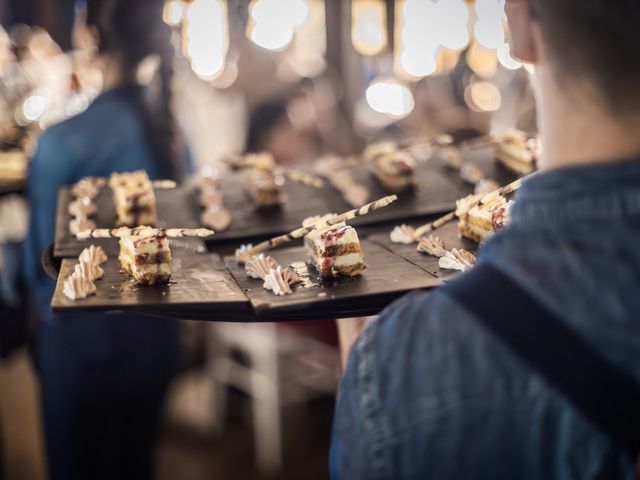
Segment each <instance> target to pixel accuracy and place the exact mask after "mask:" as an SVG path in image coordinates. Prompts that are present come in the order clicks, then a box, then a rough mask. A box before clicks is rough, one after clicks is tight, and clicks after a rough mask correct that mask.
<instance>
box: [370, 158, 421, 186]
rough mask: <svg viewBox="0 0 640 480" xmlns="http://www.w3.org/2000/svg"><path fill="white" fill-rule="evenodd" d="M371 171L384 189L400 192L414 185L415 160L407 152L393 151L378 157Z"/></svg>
mask: <svg viewBox="0 0 640 480" xmlns="http://www.w3.org/2000/svg"><path fill="white" fill-rule="evenodd" d="M373 173H374V175H375V176H376V178H377V179H378V181H379V182H380V183H381V184H382V186H383V187H384V189H385V190H387V191H388V192H391V193H400V192H404V191H405V190H409V189H411V188H414V187H415V186H416V184H417V183H416V175H415V161H414V160H413V157H412V156H411V155H409V154H408V153H407V152H393V153H389V154H386V155H382V156H380V157H378V158H377V159H376V160H375V161H374V163H373Z"/></svg>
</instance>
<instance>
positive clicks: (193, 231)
mask: <svg viewBox="0 0 640 480" xmlns="http://www.w3.org/2000/svg"><path fill="white" fill-rule="evenodd" d="M131 235H140V236H143V237H153V236H156V235H164V236H165V237H169V238H182V237H200V238H203V237H209V236H211V235H213V230H209V229H206V228H151V227H136V228H127V227H122V228H111V229H109V228H94V229H91V230H84V231H82V232H80V233H78V234H77V235H76V237H77V238H78V240H87V239H89V238H120V237H128V236H131Z"/></svg>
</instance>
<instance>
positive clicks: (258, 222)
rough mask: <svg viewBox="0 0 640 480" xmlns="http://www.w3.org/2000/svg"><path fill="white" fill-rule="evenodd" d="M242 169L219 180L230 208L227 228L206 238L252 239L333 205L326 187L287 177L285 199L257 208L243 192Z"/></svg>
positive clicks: (294, 224) (289, 227)
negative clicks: (270, 206) (280, 203)
mask: <svg viewBox="0 0 640 480" xmlns="http://www.w3.org/2000/svg"><path fill="white" fill-rule="evenodd" d="M241 175H242V173H236V174H234V175H230V176H228V177H225V178H222V179H220V180H219V185H220V189H221V190H222V192H223V193H224V205H225V207H226V208H227V209H228V210H229V211H230V212H231V216H232V221H231V225H230V226H229V228H228V229H227V230H225V231H219V232H217V233H216V235H214V236H213V237H212V238H211V239H210V240H209V241H208V242H209V243H210V244H216V243H219V242H222V241H227V240H243V239H254V238H259V237H267V236H274V235H277V234H280V233H286V232H289V231H291V230H294V229H296V228H298V227H299V226H300V224H301V223H302V220H304V219H305V218H307V217H310V216H313V215H320V214H325V213H327V212H331V211H333V210H334V209H335V205H334V200H333V198H332V197H333V196H334V195H333V194H332V192H329V190H328V189H327V188H315V187H310V186H307V185H302V184H300V183H296V182H293V181H290V180H287V181H285V183H284V185H283V190H284V193H285V195H286V202H285V204H284V205H282V206H280V207H274V208H268V209H257V208H256V207H255V205H254V203H253V202H252V200H251V199H250V198H249V197H248V195H247V193H246V192H245V189H244V186H243V183H242V177H241Z"/></svg>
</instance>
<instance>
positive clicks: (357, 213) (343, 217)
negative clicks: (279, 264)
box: [242, 195, 398, 258]
mask: <svg viewBox="0 0 640 480" xmlns="http://www.w3.org/2000/svg"><path fill="white" fill-rule="evenodd" d="M397 199H398V196H397V195H390V196H388V197H384V198H381V199H379V200H376V201H375V202H371V203H367V204H366V205H364V206H362V207H360V208H356V209H354V210H349V211H348V212H345V213H342V214H340V215H336V216H334V217H331V218H330V219H329V220H327V222H326V223H327V225H330V226H331V225H337V224H338V223H343V222H346V221H348V220H353V219H354V218H357V217H361V216H363V215H366V214H368V213H371V212H373V211H375V210H378V209H380V208H384V207H386V206H388V205H390V204H391V203H393V202H395V201H396V200H397ZM316 229H317V226H316V225H311V226H309V227H302V228H298V229H296V230H293V231H291V232H289V233H286V234H284V235H280V236H278V237H274V238H272V239H271V240H267V241H264V242H262V243H259V244H258V245H256V246H255V247H252V248H249V249H247V250H245V251H244V252H242V257H243V258H250V257H251V256H252V255H257V254H259V253H262V252H264V251H266V250H269V249H271V248H274V247H277V246H278V245H282V244H283V243H287V242H290V241H292V240H296V239H298V238H302V237H304V236H305V235H307V234H309V233H311V232H312V231H313V230H316Z"/></svg>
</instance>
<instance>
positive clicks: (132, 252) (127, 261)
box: [118, 233, 172, 285]
mask: <svg viewBox="0 0 640 480" xmlns="http://www.w3.org/2000/svg"><path fill="white" fill-rule="evenodd" d="M118 259H119V260H120V270H121V271H122V272H124V273H127V274H128V275H129V276H130V277H131V278H132V279H133V280H134V281H135V282H136V283H137V284H139V285H157V284H163V283H167V282H168V281H169V279H170V278H171V265H172V259H171V250H170V248H169V240H168V239H167V237H166V235H165V234H164V233H157V234H153V235H147V234H145V233H143V234H141V235H126V236H123V237H121V238H120V256H119V257H118Z"/></svg>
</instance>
